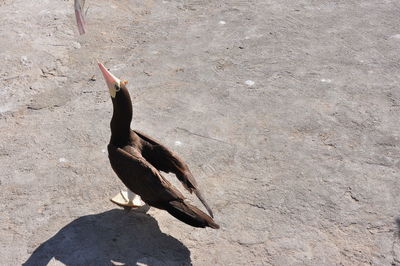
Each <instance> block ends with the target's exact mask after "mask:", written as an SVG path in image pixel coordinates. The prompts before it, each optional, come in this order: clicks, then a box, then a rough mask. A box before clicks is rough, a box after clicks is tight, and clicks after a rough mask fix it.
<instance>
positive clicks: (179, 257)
mask: <svg viewBox="0 0 400 266" xmlns="http://www.w3.org/2000/svg"><path fill="white" fill-rule="evenodd" d="M53 258H54V259H56V260H58V261H60V262H62V263H64V264H65V265H110V264H111V263H112V262H120V263H124V264H125V265H136V264H137V263H138V262H141V263H143V264H147V265H191V260H190V251H189V250H188V249H187V247H185V246H184V245H183V244H182V243H181V242H180V241H178V240H176V239H175V238H173V237H171V236H169V235H166V234H164V233H162V232H161V231H160V228H159V227H158V223H157V221H156V220H155V219H154V218H153V217H151V216H150V215H147V214H146V213H143V212H135V211H131V212H129V213H126V212H124V211H122V210H118V209H114V210H110V211H106V212H103V213H99V214H94V215H87V216H82V217H80V218H78V219H76V220H74V221H72V222H71V223H69V224H68V225H66V226H64V227H63V228H62V229H61V230H60V231H58V232H57V233H56V234H55V235H54V236H53V237H51V238H50V239H48V240H47V241H45V242H44V243H42V244H41V245H40V246H39V247H38V248H37V249H36V250H35V251H34V252H33V253H32V255H31V256H30V257H29V259H28V260H27V261H26V262H25V263H24V265H35V266H40V265H47V264H48V263H49V262H50V260H52V259H53Z"/></svg>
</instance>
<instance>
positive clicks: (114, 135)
mask: <svg viewBox="0 0 400 266" xmlns="http://www.w3.org/2000/svg"><path fill="white" fill-rule="evenodd" d="M112 102H113V116H112V118H111V123H110V126H111V140H110V142H111V143H113V144H115V145H123V144H127V143H128V142H129V140H130V134H131V121H132V102H131V97H130V96H129V92H128V90H127V89H121V91H120V92H118V93H117V95H116V97H115V98H113V99H112Z"/></svg>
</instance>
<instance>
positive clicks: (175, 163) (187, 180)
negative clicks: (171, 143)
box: [133, 130, 213, 217]
mask: <svg viewBox="0 0 400 266" xmlns="http://www.w3.org/2000/svg"><path fill="white" fill-rule="evenodd" d="M133 132H134V133H136V134H137V135H138V136H139V137H140V138H141V139H142V141H143V142H144V145H143V147H142V155H143V157H144V158H146V160H147V161H149V162H150V163H151V164H152V165H153V166H154V167H155V168H157V169H158V170H160V171H163V172H166V173H170V172H172V173H174V174H175V175H176V177H177V178H178V179H179V181H180V182H181V183H182V184H183V186H184V187H185V188H186V189H187V190H188V191H189V192H190V193H192V192H194V193H195V194H196V196H197V197H198V198H199V200H200V201H201V203H203V205H204V207H206V209H207V211H208V213H209V214H210V215H211V217H213V212H212V210H211V208H210V206H209V205H208V203H207V202H206V200H205V199H204V197H203V195H202V194H201V192H200V190H199V188H198V186H197V182H196V179H195V178H194V176H193V174H192V172H191V171H190V169H189V167H188V165H187V164H186V163H185V162H184V161H183V159H181V158H180V157H179V156H178V155H177V154H176V153H175V152H173V151H171V150H170V149H168V148H167V147H166V146H164V145H162V144H161V143H160V142H159V141H157V140H155V139H153V138H152V137H149V136H147V135H146V134H144V133H142V132H140V131H137V130H134V131H133Z"/></svg>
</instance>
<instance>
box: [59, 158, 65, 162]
mask: <svg viewBox="0 0 400 266" xmlns="http://www.w3.org/2000/svg"><path fill="white" fill-rule="evenodd" d="M59 161H60V163H65V162H66V161H67V159H65V158H60V159H59Z"/></svg>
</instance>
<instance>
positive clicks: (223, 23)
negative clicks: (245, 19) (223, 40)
mask: <svg viewBox="0 0 400 266" xmlns="http://www.w3.org/2000/svg"><path fill="white" fill-rule="evenodd" d="M218 23H219V24H220V25H225V24H226V22H225V21H223V20H221V21H220V22H218Z"/></svg>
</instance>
